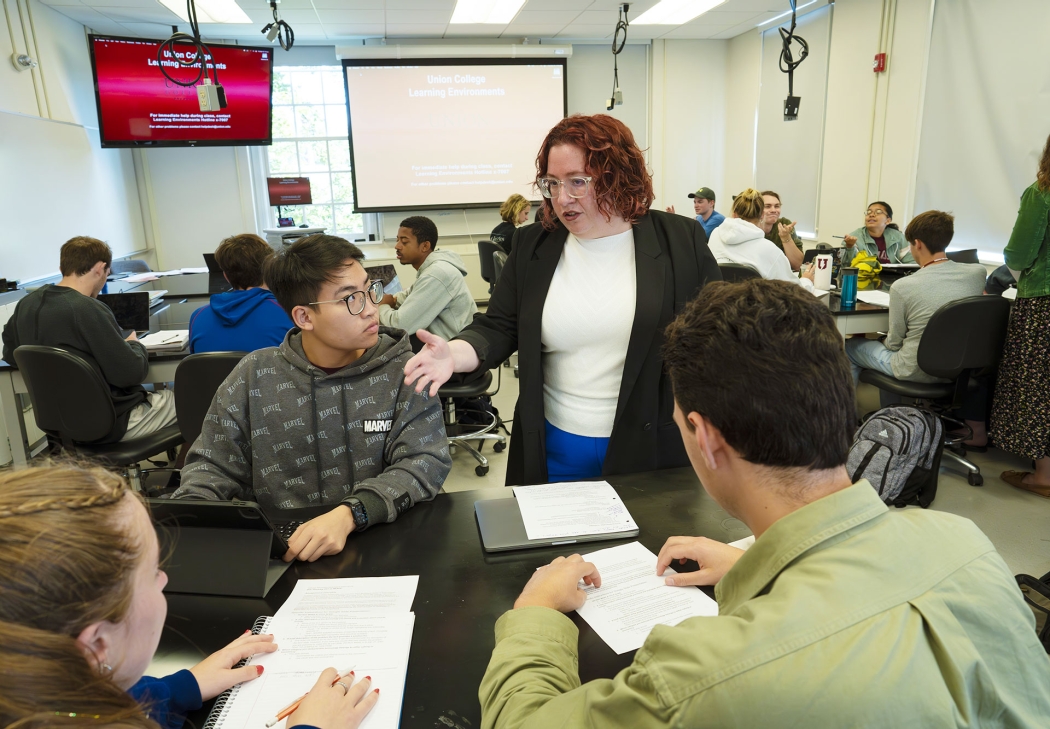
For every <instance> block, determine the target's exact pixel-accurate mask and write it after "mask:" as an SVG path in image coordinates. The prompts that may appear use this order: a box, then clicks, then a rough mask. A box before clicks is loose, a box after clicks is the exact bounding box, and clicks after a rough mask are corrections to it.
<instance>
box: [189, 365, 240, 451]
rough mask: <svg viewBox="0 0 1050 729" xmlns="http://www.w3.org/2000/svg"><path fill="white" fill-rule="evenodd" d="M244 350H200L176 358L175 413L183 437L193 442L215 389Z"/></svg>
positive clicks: (199, 431)
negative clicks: (179, 358) (177, 363)
mask: <svg viewBox="0 0 1050 729" xmlns="http://www.w3.org/2000/svg"><path fill="white" fill-rule="evenodd" d="M246 354H247V352H200V353H199V354H191V355H190V356H189V357H187V358H186V359H184V360H182V361H181V362H179V366H178V367H176V368H175V415H176V417H177V418H178V421H179V430H180V431H182V439H183V440H184V441H186V442H187V443H193V441H195V440H197V436H198V435H200V434H201V426H203V425H204V416H205V415H207V414H208V410H209V409H210V408H211V401H212V400H213V399H214V398H215V391H216V390H218V389H219V385H221V384H222V383H223V381H224V380H225V379H226V378H227V377H229V375H230V373H231V372H232V371H233V368H234V367H236V366H237V363H238V362H240V361H241V359H243V357H244V355H246Z"/></svg>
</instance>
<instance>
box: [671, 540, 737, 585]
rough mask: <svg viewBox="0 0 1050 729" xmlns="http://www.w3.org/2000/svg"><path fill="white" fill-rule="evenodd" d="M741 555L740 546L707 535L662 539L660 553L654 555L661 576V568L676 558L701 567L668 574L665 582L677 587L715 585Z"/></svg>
mask: <svg viewBox="0 0 1050 729" xmlns="http://www.w3.org/2000/svg"><path fill="white" fill-rule="evenodd" d="M743 554H744V550H742V549H737V548H736V547H730V546H729V545H728V544H723V543H722V542H716V541H715V540H713V539H708V538H706V537H671V538H670V539H668V540H667V541H666V542H664V546H663V548H662V549H661V550H660V554H659V555H657V558H656V574H658V575H662V574H663V573H664V570H665V569H667V568H668V567H670V566H672V565H673V564H674V563H675V562H676V561H677V562H678V563H679V564H685V561H686V560H687V559H691V560H694V561H695V562H696V563H697V564H699V565H700V569H698V570H697V571H696V572H681V573H678V574H674V575H667V579H666V580H665V582H666V583H667V584H668V585H676V586H677V585H714V584H717V583H718V581H719V580H720V579H722V577H724V576H725V573H726V572H728V571H729V570H730V569H731V568H732V566H733V565H735V564H736V561H737V560H738V559H740V558H741V557H742V556H743Z"/></svg>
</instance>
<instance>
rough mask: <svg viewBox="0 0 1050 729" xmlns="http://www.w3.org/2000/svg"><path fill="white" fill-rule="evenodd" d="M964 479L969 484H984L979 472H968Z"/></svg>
mask: <svg viewBox="0 0 1050 729" xmlns="http://www.w3.org/2000/svg"><path fill="white" fill-rule="evenodd" d="M966 481H967V483H969V484H970V485H971V486H983V485H984V476H982V475H981V474H979V473H969V474H967V475H966Z"/></svg>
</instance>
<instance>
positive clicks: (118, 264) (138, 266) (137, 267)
mask: <svg viewBox="0 0 1050 729" xmlns="http://www.w3.org/2000/svg"><path fill="white" fill-rule="evenodd" d="M109 270H110V271H112V272H113V273H148V272H150V271H151V270H153V269H151V268H150V267H149V264H148V263H146V262H145V261H140V260H138V259H137V258H133V259H131V260H123V261H113V263H112V265H111V266H110V269H109Z"/></svg>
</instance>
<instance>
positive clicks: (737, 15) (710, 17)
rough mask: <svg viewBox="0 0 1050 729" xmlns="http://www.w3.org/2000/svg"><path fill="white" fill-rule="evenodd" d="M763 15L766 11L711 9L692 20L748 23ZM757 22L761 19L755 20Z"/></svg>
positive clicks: (718, 22) (734, 23) (724, 23)
mask: <svg viewBox="0 0 1050 729" xmlns="http://www.w3.org/2000/svg"><path fill="white" fill-rule="evenodd" d="M761 15H764V13H761V12H758V13H756V12H754V11H751V10H741V11H736V10H733V11H730V10H721V9H719V10H711V11H710V12H707V13H704V14H703V15H701V16H700V17H699V18H696V19H695V20H693V21H692V22H694V23H695V22H697V21H701V20H702V21H705V22H709V23H712V24H714V25H737V24H738V23H746V22H747V21H749V20H753V19H755V18H758V17H759V16H761ZM762 19H764V18H762ZM755 22H756V23H757V22H759V21H758V20H755Z"/></svg>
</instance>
